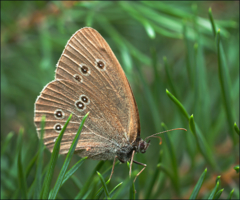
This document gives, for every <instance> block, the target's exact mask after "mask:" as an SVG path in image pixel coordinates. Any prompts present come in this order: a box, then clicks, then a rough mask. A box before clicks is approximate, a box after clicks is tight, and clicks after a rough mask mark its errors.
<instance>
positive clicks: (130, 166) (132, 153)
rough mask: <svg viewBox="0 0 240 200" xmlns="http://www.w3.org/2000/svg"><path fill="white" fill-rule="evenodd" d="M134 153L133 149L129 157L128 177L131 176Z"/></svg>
mask: <svg viewBox="0 0 240 200" xmlns="http://www.w3.org/2000/svg"><path fill="white" fill-rule="evenodd" d="M134 154H135V150H133V152H132V158H131V162H130V170H129V177H130V178H131V174H132V163H133V157H134Z"/></svg>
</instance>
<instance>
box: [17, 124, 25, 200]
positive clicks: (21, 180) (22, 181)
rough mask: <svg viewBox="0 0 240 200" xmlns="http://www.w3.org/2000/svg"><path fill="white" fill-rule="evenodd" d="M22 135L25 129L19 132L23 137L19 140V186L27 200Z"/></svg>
mask: <svg viewBox="0 0 240 200" xmlns="http://www.w3.org/2000/svg"><path fill="white" fill-rule="evenodd" d="M22 134H23V129H20V131H19V136H18V137H21V138H20V139H19V153H18V162H17V163H18V181H19V186H20V190H21V192H22V198H23V199H27V179H26V176H25V174H24V171H23V165H22V148H21V147H22Z"/></svg>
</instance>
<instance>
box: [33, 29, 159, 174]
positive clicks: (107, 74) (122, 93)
mask: <svg viewBox="0 0 240 200" xmlns="http://www.w3.org/2000/svg"><path fill="white" fill-rule="evenodd" d="M55 73H56V74H55V80H53V81H52V82H50V83H48V84H47V85H46V86H45V87H44V88H43V90H42V91H41V93H40V96H38V98H37V100H36V102H35V111H34V112H35V116H34V122H35V125H36V128H37V132H38V136H40V129H41V118H42V116H43V115H45V116H46V121H45V134H44V144H45V145H46V146H47V148H48V149H49V150H50V151H52V150H53V146H54V144H55V141H56V138H57V137H58V135H59V133H60V131H61V130H62V128H63V125H64V124H65V122H66V120H67V118H68V117H69V115H70V114H71V113H72V118H71V121H70V122H69V124H68V126H67V129H66V131H65V133H64V135H63V138H62V141H61V146H60V154H67V153H68V150H69V148H70V146H71V144H72V141H73V139H74V137H75V135H76V133H77V130H78V127H79V125H80V123H81V121H82V119H83V117H84V116H85V114H86V113H87V112H90V114H89V116H88V118H87V120H86V121H85V123H84V127H83V129H82V132H81V135H80V138H79V141H78V143H77V146H76V149H75V152H76V153H77V154H78V155H79V156H81V157H85V156H88V158H90V159H95V160H114V163H115V160H116V158H117V159H118V160H119V161H120V162H122V163H125V162H127V161H131V165H130V172H129V173H130V175H131V166H132V163H133V162H135V163H137V164H139V165H142V166H143V169H142V170H141V171H140V172H139V173H138V175H139V174H140V173H141V172H142V171H143V170H144V169H145V167H146V166H147V165H146V164H142V163H139V162H137V161H134V160H133V157H134V154H135V152H141V153H145V152H146V150H147V149H148V147H149V144H150V141H148V142H146V139H147V138H146V139H145V140H143V139H141V137H140V119H139V113H138V108H137V104H136V101H135V99H134V96H133V92H132V90H131V87H130V84H129V82H128V80H127V78H126V76H125V73H124V71H123V69H122V67H121V65H120V64H119V62H118V60H117V58H116V56H115V55H114V53H113V51H112V50H111V48H110V47H109V45H108V43H107V42H106V41H105V40H104V38H103V37H102V36H101V35H100V34H99V33H98V32H97V31H96V30H95V29H93V28H90V27H85V28H82V29H80V30H78V31H77V32H76V33H75V34H73V36H72V37H71V38H70V40H69V41H68V42H67V45H66V46H65V49H64V50H63V53H62V55H61V57H60V59H59V61H58V63H57V66H56V71H55ZM154 135H155V134H154ZM154 135H152V136H149V137H154ZM149 137H148V138H149ZM113 168H114V164H113ZM112 173H113V169H112ZM112 173H111V176H112ZM138 175H137V176H138ZM111 176H110V177H111ZM137 176H136V177H137Z"/></svg>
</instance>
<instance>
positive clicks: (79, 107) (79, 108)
mask: <svg viewBox="0 0 240 200" xmlns="http://www.w3.org/2000/svg"><path fill="white" fill-rule="evenodd" d="M75 105H76V107H77V109H78V110H79V111H83V110H85V108H86V107H85V106H84V104H83V103H82V102H81V101H76V102H75Z"/></svg>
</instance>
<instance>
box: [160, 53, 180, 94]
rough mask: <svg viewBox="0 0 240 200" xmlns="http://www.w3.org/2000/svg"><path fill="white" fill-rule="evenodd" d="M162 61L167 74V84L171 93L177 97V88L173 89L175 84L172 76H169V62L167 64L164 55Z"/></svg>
mask: <svg viewBox="0 0 240 200" xmlns="http://www.w3.org/2000/svg"><path fill="white" fill-rule="evenodd" d="M163 62H164V67H165V71H166V75H167V78H168V83H169V86H170V88H171V90H172V92H173V95H174V96H175V97H176V98H178V95H177V90H176V89H175V86H174V84H173V79H172V77H171V76H170V72H169V64H168V61H167V57H166V56H164V57H163Z"/></svg>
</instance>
